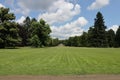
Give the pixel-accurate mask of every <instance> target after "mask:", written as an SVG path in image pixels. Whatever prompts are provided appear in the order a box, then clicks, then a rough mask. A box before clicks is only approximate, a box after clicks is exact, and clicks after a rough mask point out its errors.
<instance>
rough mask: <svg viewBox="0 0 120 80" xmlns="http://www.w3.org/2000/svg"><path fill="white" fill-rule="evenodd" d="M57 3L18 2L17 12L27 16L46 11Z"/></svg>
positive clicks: (40, 1) (27, 0)
mask: <svg viewBox="0 0 120 80" xmlns="http://www.w3.org/2000/svg"><path fill="white" fill-rule="evenodd" d="M55 1H57V0H35V1H34V0H18V2H17V5H18V6H19V8H18V9H15V12H17V13H22V14H23V15H25V16H27V15H28V14H29V13H30V11H46V10H47V9H48V8H49V7H50V6H51V5H52V4H53V3H54V2H55ZM20 11H21V12H20Z"/></svg>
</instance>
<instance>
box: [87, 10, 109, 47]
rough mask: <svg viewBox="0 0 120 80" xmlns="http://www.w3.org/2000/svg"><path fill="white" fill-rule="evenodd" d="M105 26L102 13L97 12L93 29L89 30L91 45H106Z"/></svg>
mask: <svg viewBox="0 0 120 80" xmlns="http://www.w3.org/2000/svg"><path fill="white" fill-rule="evenodd" d="M105 29H106V26H105V24H104V19H103V15H102V13H100V12H98V13H97V15H96V18H95V23H94V26H93V29H92V30H91V31H92V32H91V37H89V38H92V39H90V40H92V43H90V45H91V46H92V47H107V46H108V43H107V36H106V31H105Z"/></svg>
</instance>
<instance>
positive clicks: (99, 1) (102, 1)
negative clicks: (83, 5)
mask: <svg viewBox="0 0 120 80" xmlns="http://www.w3.org/2000/svg"><path fill="white" fill-rule="evenodd" d="M109 1H110V0H96V1H95V2H93V3H92V4H91V5H90V6H88V10H95V9H100V8H102V7H104V6H106V5H108V4H109Z"/></svg>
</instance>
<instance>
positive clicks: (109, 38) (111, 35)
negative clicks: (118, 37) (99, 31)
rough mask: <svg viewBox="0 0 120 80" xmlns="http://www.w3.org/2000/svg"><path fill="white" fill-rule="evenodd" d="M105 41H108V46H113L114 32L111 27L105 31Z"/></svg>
mask: <svg viewBox="0 0 120 80" xmlns="http://www.w3.org/2000/svg"><path fill="white" fill-rule="evenodd" d="M107 41H108V46H109V47H114V43H115V32H114V31H113V30H112V29H110V30H108V31H107Z"/></svg>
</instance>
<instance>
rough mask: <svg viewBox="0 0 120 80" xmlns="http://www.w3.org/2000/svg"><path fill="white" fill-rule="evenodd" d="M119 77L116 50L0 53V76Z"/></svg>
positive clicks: (119, 52)
mask: <svg viewBox="0 0 120 80" xmlns="http://www.w3.org/2000/svg"><path fill="white" fill-rule="evenodd" d="M80 74H120V48H117V49H115V48H74V47H53V48H20V49H0V75H80Z"/></svg>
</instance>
